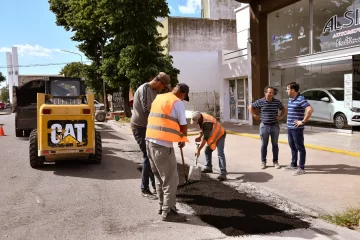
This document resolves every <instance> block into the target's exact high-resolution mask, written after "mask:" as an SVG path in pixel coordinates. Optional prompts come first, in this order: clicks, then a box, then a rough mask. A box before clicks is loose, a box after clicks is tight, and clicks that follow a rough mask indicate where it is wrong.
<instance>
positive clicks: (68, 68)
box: [60, 62, 87, 78]
mask: <svg viewBox="0 0 360 240" xmlns="http://www.w3.org/2000/svg"><path fill="white" fill-rule="evenodd" d="M86 72H87V65H85V64H83V63H80V62H72V63H68V64H66V65H65V66H64V67H63V69H61V71H60V74H61V75H64V76H65V77H74V78H81V77H85V76H86Z"/></svg>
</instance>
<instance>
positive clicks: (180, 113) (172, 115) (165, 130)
mask: <svg viewBox="0 0 360 240" xmlns="http://www.w3.org/2000/svg"><path fill="white" fill-rule="evenodd" d="M188 94H189V87H188V86H187V85H186V84H183V83H180V84H178V85H177V86H176V87H175V88H174V89H173V91H172V92H169V93H164V94H158V95H157V96H156V98H155V100H154V101H153V103H152V105H151V110H150V114H149V118H148V124H147V129H146V138H145V139H146V148H147V154H148V157H149V160H150V165H151V169H152V171H153V173H154V175H155V179H156V190H157V195H158V198H159V203H160V211H159V214H161V215H162V220H163V221H170V222H184V221H186V217H185V216H183V215H181V214H179V213H177V212H176V211H175V210H174V209H175V205H176V191H177V186H178V184H179V176H178V171H177V161H176V157H175V152H174V147H173V144H174V143H178V146H179V148H183V147H184V146H185V142H189V140H188V139H187V121H186V116H185V105H184V103H183V100H185V101H189V96H188Z"/></svg>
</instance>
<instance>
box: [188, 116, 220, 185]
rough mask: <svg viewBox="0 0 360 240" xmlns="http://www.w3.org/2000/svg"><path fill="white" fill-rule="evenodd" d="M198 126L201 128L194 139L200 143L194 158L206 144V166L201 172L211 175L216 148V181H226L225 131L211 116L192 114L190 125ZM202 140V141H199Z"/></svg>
mask: <svg viewBox="0 0 360 240" xmlns="http://www.w3.org/2000/svg"><path fill="white" fill-rule="evenodd" d="M194 123H195V124H199V126H200V128H201V132H200V136H199V137H197V138H196V139H195V141H196V142H201V144H200V146H199V147H198V149H197V151H196V153H195V156H196V157H199V156H200V151H201V149H202V148H203V147H204V146H205V144H207V146H206V149H205V159H206V165H205V168H204V169H203V170H202V172H203V173H212V172H213V170H212V152H213V151H214V150H215V149H216V148H217V152H218V158H219V168H220V175H219V176H218V177H217V179H218V180H220V181H223V180H226V160H225V153H224V147H225V137H226V131H225V128H224V127H223V126H221V124H220V123H219V122H218V121H217V120H216V119H215V118H214V117H213V116H211V115H209V114H206V113H200V112H198V111H193V112H192V117H191V124H194ZM201 139H202V140H201Z"/></svg>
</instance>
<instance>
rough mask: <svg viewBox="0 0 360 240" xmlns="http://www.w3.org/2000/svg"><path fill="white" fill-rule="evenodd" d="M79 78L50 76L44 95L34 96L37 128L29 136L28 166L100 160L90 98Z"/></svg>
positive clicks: (98, 138) (98, 134) (95, 161)
mask: <svg viewBox="0 0 360 240" xmlns="http://www.w3.org/2000/svg"><path fill="white" fill-rule="evenodd" d="M85 89H86V87H85V82H84V80H82V79H80V78H66V77H50V78H49V80H48V81H46V82H45V94H44V93H37V129H34V130H32V132H31V133H30V139H29V140H30V148H29V155H30V166H31V167H32V168H40V167H42V166H43V164H44V162H46V161H49V162H53V161H57V160H66V159H76V160H77V159H88V160H90V161H91V162H94V163H100V162H101V160H102V143H101V135H100V132H98V131H96V130H95V119H94V118H95V116H94V115H95V114H94V111H95V109H94V95H93V94H90V93H89V94H86V93H85V92H86V90H85Z"/></svg>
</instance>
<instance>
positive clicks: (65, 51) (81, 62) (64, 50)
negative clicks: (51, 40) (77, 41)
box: [60, 50, 83, 63]
mask: <svg viewBox="0 0 360 240" xmlns="http://www.w3.org/2000/svg"><path fill="white" fill-rule="evenodd" d="M60 51H62V52H67V53H72V54H77V55H79V56H80V61H81V63H82V62H83V61H82V56H81V54H80V53H76V52H72V51H68V50H60Z"/></svg>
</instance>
